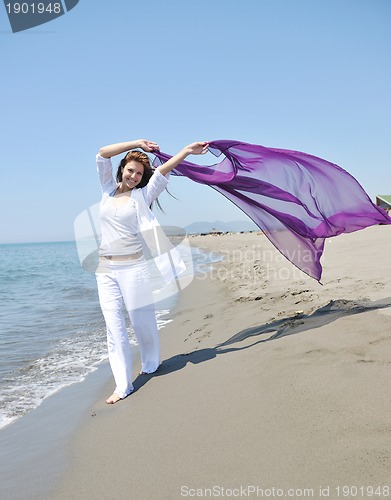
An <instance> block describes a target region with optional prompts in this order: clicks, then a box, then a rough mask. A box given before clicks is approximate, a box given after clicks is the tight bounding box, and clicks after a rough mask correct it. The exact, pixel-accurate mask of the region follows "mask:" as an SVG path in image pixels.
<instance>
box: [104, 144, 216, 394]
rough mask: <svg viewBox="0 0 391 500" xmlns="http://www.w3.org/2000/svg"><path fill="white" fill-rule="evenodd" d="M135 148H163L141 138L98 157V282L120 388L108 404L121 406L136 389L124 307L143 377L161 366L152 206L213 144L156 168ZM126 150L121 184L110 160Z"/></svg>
mask: <svg viewBox="0 0 391 500" xmlns="http://www.w3.org/2000/svg"><path fill="white" fill-rule="evenodd" d="M135 148H139V149H142V150H143V151H145V152H152V151H154V150H155V151H156V150H158V149H159V146H158V145H157V144H156V143H155V142H151V141H147V140H145V139H139V140H136V141H131V142H123V143H118V144H112V145H110V146H105V147H103V148H101V149H100V150H99V154H98V155H97V156H96V161H97V169H98V172H99V179H100V183H101V186H102V201H101V205H100V219H101V220H100V222H101V233H102V240H101V244H100V248H99V267H98V269H97V271H96V279H97V284H98V294H99V302H100V305H101V308H102V313H103V316H104V318H105V322H106V327H107V344H108V351H109V361H110V366H111V369H112V372H113V375H114V380H115V384H116V387H115V390H114V392H113V394H112V395H111V396H110V397H109V398H108V399H107V400H106V403H108V404H114V403H117V402H118V401H120V400H121V399H123V398H125V397H126V396H128V395H129V394H130V393H131V392H132V391H133V384H132V357H131V350H130V344H129V338H128V334H127V331H126V327H125V317H124V314H123V304H125V308H126V310H127V312H128V314H129V318H130V321H131V324H132V327H133V329H134V331H135V334H136V337H137V340H138V343H139V347H140V354H141V373H153V372H154V371H156V370H157V369H158V367H159V364H160V343H159V336H158V330H157V324H156V317H155V306H154V302H153V295H152V287H151V285H150V280H149V273H148V268H147V263H146V260H145V257H144V255H143V250H142V242H141V238H142V237H141V236H140V235H141V234H142V231H143V230H145V228H148V225H150V226H151V227H154V228H156V226H158V222H157V220H156V218H155V216H154V215H153V214H152V212H151V210H150V207H151V205H152V203H153V201H154V200H156V198H157V197H158V196H159V194H160V193H161V192H162V191H163V190H164V189H165V187H166V186H167V183H168V178H167V177H168V174H169V173H170V171H171V170H172V169H173V168H175V167H176V166H177V165H178V164H179V163H180V162H181V161H183V160H184V159H185V158H186V157H187V156H189V155H191V154H205V153H206V152H207V151H208V143H207V142H195V143H193V144H189V145H188V146H186V147H185V148H183V149H182V150H181V151H180V152H179V153H178V154H176V155H175V156H173V157H172V158H171V159H169V160H168V161H167V162H166V163H164V164H163V165H160V166H159V167H157V168H156V169H155V170H153V169H152V167H151V165H150V162H149V158H148V155H146V154H145V153H143V152H142V151H131V150H133V149H135ZM124 152H127V153H126V155H125V156H124V158H122V160H121V162H120V164H119V167H118V171H117V175H116V180H117V182H115V180H114V178H113V171H112V164H111V160H110V158H111V157H112V156H116V155H119V154H121V153H124ZM160 263H161V262H160ZM171 272H172V271H171Z"/></svg>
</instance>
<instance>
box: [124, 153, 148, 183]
mask: <svg viewBox="0 0 391 500" xmlns="http://www.w3.org/2000/svg"><path fill="white" fill-rule="evenodd" d="M143 174H144V166H143V164H142V163H140V162H138V161H134V160H131V161H130V162H129V163H127V164H126V165H125V166H124V167H123V169H122V186H123V187H126V188H128V189H133V188H134V187H136V186H137V184H140V182H141V179H142V178H143Z"/></svg>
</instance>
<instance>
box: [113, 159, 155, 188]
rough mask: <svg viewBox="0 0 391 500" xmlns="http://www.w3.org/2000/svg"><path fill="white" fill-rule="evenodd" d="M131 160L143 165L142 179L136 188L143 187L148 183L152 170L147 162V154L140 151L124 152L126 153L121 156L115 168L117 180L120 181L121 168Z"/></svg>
mask: <svg viewBox="0 0 391 500" xmlns="http://www.w3.org/2000/svg"><path fill="white" fill-rule="evenodd" d="M131 161H137V162H139V163H141V164H142V166H143V167H144V173H143V176H142V179H141V181H140V183H139V184H137V186H136V188H142V187H145V186H146V185H147V184H148V182H149V179H150V178H151V177H152V174H153V170H152V167H151V164H150V162H149V157H148V155H146V154H145V153H143V152H142V151H129V153H126V155H125V156H124V157H123V158H122V160H121V162H120V164H119V167H118V170H117V182H122V169H123V168H124V167H125V165H126V164H127V163H129V162H131Z"/></svg>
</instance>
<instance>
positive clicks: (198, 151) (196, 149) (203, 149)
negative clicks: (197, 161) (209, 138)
mask: <svg viewBox="0 0 391 500" xmlns="http://www.w3.org/2000/svg"><path fill="white" fill-rule="evenodd" d="M208 146H209V142H193V143H192V144H189V145H188V146H186V147H185V150H186V152H187V153H188V154H189V155H204V154H205V153H207V152H208Z"/></svg>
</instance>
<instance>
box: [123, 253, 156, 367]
mask: <svg viewBox="0 0 391 500" xmlns="http://www.w3.org/2000/svg"><path fill="white" fill-rule="evenodd" d="M119 285H120V288H121V293H122V296H123V298H124V302H125V306H126V309H127V311H128V314H129V318H130V321H131V323H132V326H133V329H134V332H135V334H136V337H137V341H138V344H139V347H140V355H141V371H142V372H145V373H153V372H155V371H156V370H157V369H158V367H159V365H160V339H159V334H158V329H157V323H156V314H155V303H154V300H153V295H152V287H151V283H150V276H149V272H148V267H147V263H146V262H145V261H142V262H141V263H138V264H137V265H135V266H134V267H132V269H129V270H127V271H124V272H123V273H121V278H120V281H119Z"/></svg>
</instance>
